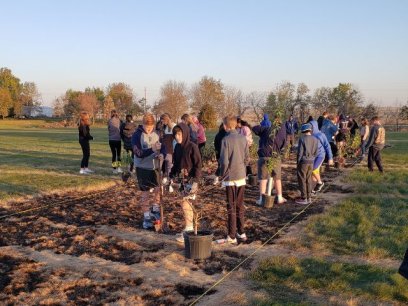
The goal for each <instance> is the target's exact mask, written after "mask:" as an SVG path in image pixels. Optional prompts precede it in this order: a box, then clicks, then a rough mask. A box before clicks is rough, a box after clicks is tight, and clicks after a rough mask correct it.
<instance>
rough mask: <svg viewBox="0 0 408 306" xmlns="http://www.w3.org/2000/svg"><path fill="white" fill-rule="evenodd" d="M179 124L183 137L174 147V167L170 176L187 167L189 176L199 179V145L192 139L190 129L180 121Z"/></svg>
mask: <svg viewBox="0 0 408 306" xmlns="http://www.w3.org/2000/svg"><path fill="white" fill-rule="evenodd" d="M176 126H178V127H179V128H180V129H181V131H182V133H183V139H182V142H181V143H177V144H176V146H175V147H174V154H173V168H171V171H170V177H175V176H177V175H179V174H180V173H181V170H182V169H186V170H187V172H188V177H189V178H193V179H194V181H198V180H199V179H200V178H201V155H200V150H199V149H198V146H197V145H196V144H195V143H193V142H192V141H191V140H190V129H189V127H188V126H187V125H186V124H184V123H180V124H178V125H176Z"/></svg>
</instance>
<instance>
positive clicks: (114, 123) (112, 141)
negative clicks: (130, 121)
mask: <svg viewBox="0 0 408 306" xmlns="http://www.w3.org/2000/svg"><path fill="white" fill-rule="evenodd" d="M121 125H122V122H121V121H120V119H119V115H118V113H117V112H116V110H112V111H111V118H110V119H109V121H108V133H109V147H110V149H111V152H112V168H113V173H122V172H123V171H122V168H121V166H122V160H121V156H120V154H121V146H122V142H121V137H120V126H121Z"/></svg>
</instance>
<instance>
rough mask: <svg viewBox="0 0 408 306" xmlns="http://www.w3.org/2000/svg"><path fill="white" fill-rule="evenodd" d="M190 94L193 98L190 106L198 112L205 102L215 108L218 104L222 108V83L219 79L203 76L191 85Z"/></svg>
mask: <svg viewBox="0 0 408 306" xmlns="http://www.w3.org/2000/svg"><path fill="white" fill-rule="evenodd" d="M191 95H192V100H193V101H192V104H191V107H192V109H193V110H194V111H196V112H199V111H200V110H201V109H202V108H203V106H204V105H205V104H209V105H211V106H212V107H213V109H215V110H218V107H220V106H221V109H222V104H223V103H224V100H225V94H224V84H222V82H221V80H215V79H214V78H212V77H208V76H203V77H202V78H201V80H200V82H199V83H198V84H195V85H194V86H193V88H192V91H191ZM217 117H218V116H217Z"/></svg>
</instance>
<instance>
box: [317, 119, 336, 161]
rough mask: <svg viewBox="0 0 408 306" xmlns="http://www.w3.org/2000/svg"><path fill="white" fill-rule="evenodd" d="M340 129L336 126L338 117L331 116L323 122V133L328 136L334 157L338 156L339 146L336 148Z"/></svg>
mask: <svg viewBox="0 0 408 306" xmlns="http://www.w3.org/2000/svg"><path fill="white" fill-rule="evenodd" d="M338 130H339V128H338V127H337V124H336V117H335V116H333V115H329V116H328V117H327V118H326V119H324V121H323V125H322V129H321V132H322V133H323V134H324V135H326V138H327V140H328V141H329V144H330V148H331V151H332V153H333V156H334V157H336V156H337V151H338V150H337V146H336V140H335V138H336V134H337V133H338Z"/></svg>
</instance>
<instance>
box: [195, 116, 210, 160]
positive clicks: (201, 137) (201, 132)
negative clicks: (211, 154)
mask: <svg viewBox="0 0 408 306" xmlns="http://www.w3.org/2000/svg"><path fill="white" fill-rule="evenodd" d="M192 120H193V123H194V124H195V126H196V127H197V145H198V149H199V150H200V154H201V159H202V158H203V151H204V148H205V143H206V142H207V137H206V136H205V127H204V126H203V125H202V124H201V123H200V121H198V118H197V117H196V116H192Z"/></svg>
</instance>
